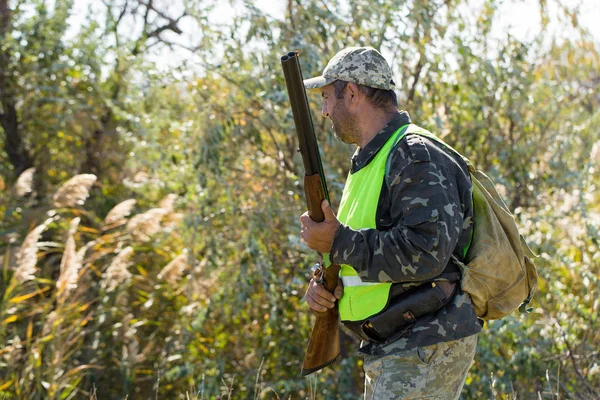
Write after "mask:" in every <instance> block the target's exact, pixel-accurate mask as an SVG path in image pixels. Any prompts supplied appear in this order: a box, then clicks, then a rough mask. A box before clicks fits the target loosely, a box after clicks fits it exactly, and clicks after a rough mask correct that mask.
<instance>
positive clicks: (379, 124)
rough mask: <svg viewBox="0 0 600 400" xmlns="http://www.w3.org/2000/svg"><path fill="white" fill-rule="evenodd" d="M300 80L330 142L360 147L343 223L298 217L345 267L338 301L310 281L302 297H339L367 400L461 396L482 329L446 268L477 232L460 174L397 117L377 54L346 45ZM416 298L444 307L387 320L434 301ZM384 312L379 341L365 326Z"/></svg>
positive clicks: (453, 272) (314, 244)
mask: <svg viewBox="0 0 600 400" xmlns="http://www.w3.org/2000/svg"><path fill="white" fill-rule="evenodd" d="M304 84H305V86H306V88H307V89H320V90H321V94H322V96H323V108H322V114H323V116H324V117H327V118H329V119H331V121H332V123H333V129H334V131H335V135H336V137H338V138H339V139H340V140H342V141H343V142H344V143H348V144H355V145H357V146H358V148H357V150H356V152H355V154H354V156H353V157H352V163H351V171H350V173H349V175H348V179H347V181H346V186H345V188H344V193H343V195H342V200H341V203H340V208H339V210H338V215H339V218H338V217H336V216H335V215H334V213H333V212H332V210H331V208H330V206H329V204H328V203H327V202H326V201H324V202H323V204H322V209H323V212H324V214H325V220H324V221H323V222H321V223H316V222H314V221H312V220H311V219H310V217H309V216H308V213H304V214H303V215H302V216H301V217H300V222H301V228H302V231H301V234H302V238H303V239H304V241H305V242H306V243H307V245H308V246H309V247H310V248H312V249H314V250H316V251H319V252H321V253H324V254H329V258H330V260H331V262H333V263H337V264H340V265H342V269H341V272H340V276H341V281H343V282H344V284H343V285H342V284H341V283H340V284H339V285H338V287H337V288H336V290H335V291H334V293H335V295H334V294H332V293H329V292H328V291H327V290H326V289H325V288H324V287H323V286H322V285H321V284H319V283H317V282H316V281H315V280H314V279H313V280H311V282H310V283H309V287H308V289H307V292H306V295H305V299H306V301H307V303H308V305H309V306H310V308H311V309H312V310H314V311H317V312H320V311H325V310H326V309H327V308H332V307H334V306H335V303H336V301H337V302H338V307H339V311H340V316H341V319H342V322H344V324H345V325H346V326H347V327H348V328H350V329H351V330H353V331H354V332H357V333H358V334H359V336H360V337H361V338H362V339H363V342H362V344H361V347H360V349H359V352H360V353H362V354H364V358H365V359H364V369H365V399H420V398H427V399H457V398H458V397H459V396H460V392H461V390H462V387H463V385H464V382H465V379H466V375H467V372H468V370H469V367H470V366H471V363H472V361H473V358H474V355H475V348H476V343H477V333H478V332H480V330H481V324H480V321H479V320H478V318H477V316H476V315H475V311H474V309H473V306H472V304H471V299H470V297H469V296H468V295H467V294H466V293H464V292H462V291H461V290H460V287H459V285H458V284H457V283H456V282H457V281H458V280H459V279H460V272H459V270H458V267H457V266H456V265H455V264H454V263H453V262H452V258H453V257H455V258H456V259H458V260H460V261H463V260H464V254H466V249H467V248H468V245H469V243H470V239H471V232H472V228H473V227H472V223H471V221H472V216H473V210H472V199H471V195H472V188H471V182H470V178H469V173H468V169H467V166H466V164H465V162H464V161H463V160H462V158H461V157H460V156H458V155H456V154H454V153H453V152H451V151H449V150H447V149H445V148H444V146H443V145H441V144H440V143H439V142H437V141H436V140H435V138H432V137H427V136H424V135H427V132H424V130H422V129H420V128H418V127H416V126H414V125H409V124H410V122H411V121H410V117H409V115H408V114H407V113H406V112H404V111H398V104H397V99H396V95H395V92H394V82H393V81H392V71H391V69H390V67H389V65H388V64H387V62H386V61H385V59H384V58H383V57H382V55H381V54H380V53H379V52H378V51H377V50H375V49H373V48H370V47H352V48H346V49H344V50H342V51H340V52H339V53H338V54H336V55H335V56H334V57H333V58H332V59H331V60H330V61H329V63H328V65H327V67H326V68H325V70H324V71H323V75H322V76H319V77H316V78H312V79H308V80H305V81H304ZM415 133H419V134H415ZM432 282H433V283H432ZM402 292H403V293H402ZM417 292H419V293H427V295H428V296H431V295H432V293H434V294H436V296H437V298H435V299H434V300H435V301H438V302H439V304H438V305H435V307H433V308H429V309H428V310H429V311H427V313H425V314H424V315H417V316H415V315H414V314H415V313H414V312H413V311H410V312H408V313H406V312H405V313H404V314H402V315H393V312H396V311H395V309H394V307H392V306H393V304H395V301H397V300H396V299H402V302H403V303H402V304H404V303H405V302H407V301H408V302H410V301H413V303H414V302H418V303H419V304H421V303H431V304H434V303H432V302H430V301H429V300H427V301H421V300H420V298H416V297H414V296H417ZM396 293H401V294H400V295H399V297H396ZM411 296H413V298H412V299H411ZM427 298H428V299H430V298H431V297H427ZM398 301H399V300H398ZM432 301H433V300H432ZM426 308H427V307H425V309H426ZM381 316H383V317H384V321H386V319H385V318H387V321H390V324H388V325H390V326H396V325H398V326H399V327H398V328H397V329H396V328H394V329H396V330H395V331H394V332H388V333H386V334H382V333H381V332H382V331H385V330H386V329H387V328H389V326H387V325H381V324H380V325H379V326H375V325H372V324H371V321H376V320H377V318H379V317H381ZM380 319H381V318H380ZM400 320H406V321H405V322H406V323H404V324H400V323H399V322H398V321H400Z"/></svg>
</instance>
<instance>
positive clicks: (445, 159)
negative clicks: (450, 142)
mask: <svg viewBox="0 0 600 400" xmlns="http://www.w3.org/2000/svg"><path fill="white" fill-rule="evenodd" d="M390 157H391V160H390V169H391V168H392V167H393V169H394V170H396V171H398V170H400V169H403V168H404V167H406V166H408V165H409V164H413V163H419V162H431V163H434V164H436V165H439V166H443V167H446V168H448V169H450V170H456V168H457V167H458V168H459V169H460V170H462V171H468V169H467V166H466V164H465V162H464V160H462V158H460V156H458V155H456V154H454V153H453V152H452V151H451V150H448V149H446V148H445V147H444V145H442V144H441V143H439V142H437V141H435V140H433V139H430V138H428V137H425V136H423V135H419V134H416V133H411V134H408V135H406V136H404V137H403V138H402V140H400V141H399V142H398V143H397V144H396V146H395V147H394V148H393V149H392V151H391V154H390Z"/></svg>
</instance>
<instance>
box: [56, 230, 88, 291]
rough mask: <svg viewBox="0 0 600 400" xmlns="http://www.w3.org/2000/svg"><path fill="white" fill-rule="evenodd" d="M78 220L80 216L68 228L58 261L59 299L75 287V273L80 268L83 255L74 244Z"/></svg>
mask: <svg viewBox="0 0 600 400" xmlns="http://www.w3.org/2000/svg"><path fill="white" fill-rule="evenodd" d="M80 220H81V219H80V218H74V219H73V220H72V221H71V226H70V228H69V233H68V236H67V243H66V245H65V250H64V252H63V256H62V260H61V262H60V275H59V276H58V280H57V282H56V287H57V288H58V296H59V299H60V298H62V297H63V296H65V295H67V294H68V293H69V292H70V291H71V290H72V289H75V288H76V287H77V275H78V274H79V270H80V269H81V265H82V256H83V254H79V253H78V252H77V251H76V244H75V232H76V231H77V227H78V226H79V222H80Z"/></svg>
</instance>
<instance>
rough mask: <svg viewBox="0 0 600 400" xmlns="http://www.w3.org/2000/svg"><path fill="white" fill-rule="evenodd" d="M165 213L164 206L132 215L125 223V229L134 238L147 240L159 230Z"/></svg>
mask: <svg viewBox="0 0 600 400" xmlns="http://www.w3.org/2000/svg"><path fill="white" fill-rule="evenodd" d="M166 214H167V210H165V209H164V208H152V209H150V210H148V211H146V212H144V213H141V214H138V215H136V216H134V217H132V218H131V219H130V220H129V222H128V223H127V226H126V227H125V230H126V231H127V232H128V233H130V234H131V236H132V237H133V238H134V239H135V240H140V241H142V242H145V241H148V240H150V238H151V236H153V235H155V234H156V233H158V232H159V231H160V229H161V226H160V222H161V221H162V219H163V217H164V216H165V215H166Z"/></svg>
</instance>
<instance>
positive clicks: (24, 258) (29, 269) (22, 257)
mask: <svg viewBox="0 0 600 400" xmlns="http://www.w3.org/2000/svg"><path fill="white" fill-rule="evenodd" d="M54 219H55V218H48V219H47V220H46V221H44V223H42V224H41V225H38V226H36V227H35V228H33V229H32V230H31V232H29V233H28V234H27V236H26V237H25V240H23V244H22V245H21V248H20V249H19V251H18V252H17V258H16V268H15V274H14V276H13V277H14V279H15V281H16V282H18V283H24V282H26V281H29V280H32V279H34V278H35V270H36V266H35V265H36V263H37V250H38V241H39V240H40V237H41V236H42V232H44V231H45V230H46V229H47V228H48V225H49V224H50V223H51V222H52V221H54Z"/></svg>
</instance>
